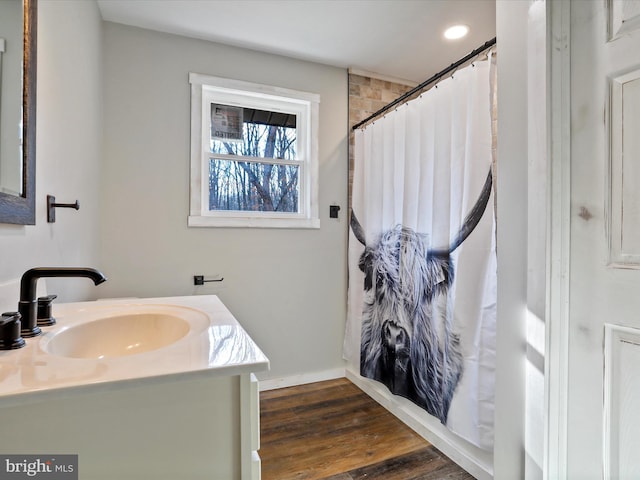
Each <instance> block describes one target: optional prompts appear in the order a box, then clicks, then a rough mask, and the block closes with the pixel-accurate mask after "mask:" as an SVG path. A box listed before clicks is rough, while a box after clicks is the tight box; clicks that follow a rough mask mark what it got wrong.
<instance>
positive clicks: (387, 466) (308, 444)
mask: <svg viewBox="0 0 640 480" xmlns="http://www.w3.org/2000/svg"><path fill="white" fill-rule="evenodd" d="M260 408H261V420H260V422H261V426H260V428H261V448H260V457H261V458H262V478H263V480H292V479H296V480H360V479H367V480H371V479H374V480H375V479H380V480H382V479H384V480H432V479H439V478H448V479H450V480H462V479H465V480H466V479H472V478H473V477H472V476H470V475H469V474H468V473H466V472H465V471H464V470H462V469H461V468H460V467H458V466H457V465H456V464H455V463H453V462H451V460H449V459H448V458H447V457H445V456H444V455H443V454H442V453H441V452H440V451H438V450H437V449H436V448H435V447H433V446H432V445H430V444H429V443H428V442H426V441H425V440H424V439H423V438H422V437H420V436H419V435H417V434H416V433H415V432H413V431H412V430H411V429H410V428H408V427H407V426H406V425H404V424H403V423H402V422H400V420H398V419H397V418H396V417H394V416H393V415H392V414H390V413H389V412H387V411H386V410H385V409H384V408H383V407H381V406H380V405H378V403H376V402H375V401H374V400H372V399H371V398H369V397H368V396H367V395H366V394H365V393H363V392H362V391H361V390H360V389H358V388H357V387H356V386H355V385H353V384H352V383H351V382H349V381H348V380H347V379H344V378H343V379H337V380H330V381H326V382H317V383H312V384H307V385H301V386H297V387H291V388H283V389H278V390H271V391H267V392H262V393H261V399H260ZM434 475H436V476H434ZM439 475H440V476H439ZM452 475H453V476H452ZM455 475H460V476H455Z"/></svg>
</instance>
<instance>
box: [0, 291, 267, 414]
mask: <svg viewBox="0 0 640 480" xmlns="http://www.w3.org/2000/svg"><path fill="white" fill-rule="evenodd" d="M123 312H124V313H125V314H126V313H129V314H131V313H132V314H136V313H140V312H152V313H153V312H162V313H168V314H173V313H175V312H178V313H177V315H182V313H186V314H185V315H183V316H184V317H185V318H186V319H187V321H188V322H189V323H190V330H189V332H188V333H187V334H186V335H184V336H183V337H182V338H180V339H179V340H176V341H175V342H173V343H171V344H169V345H167V346H163V347H161V348H158V349H155V350H150V351H146V352H142V353H137V354H134V355H127V356H112V357H106V358H71V357H68V356H62V355H55V354H52V353H49V352H48V351H47V350H50V349H48V348H47V345H48V343H49V342H51V341H52V340H53V339H54V338H55V337H56V335H57V334H60V333H64V332H65V330H68V329H71V328H73V327H74V326H77V325H80V324H85V323H87V322H91V321H95V320H100V319H103V318H108V317H113V316H117V315H122V314H123ZM53 316H54V318H55V319H56V321H57V323H56V325H53V326H51V327H43V328H42V330H43V334H42V335H40V336H37V337H33V338H26V339H25V340H26V346H25V347H24V348H21V349H17V350H9V351H0V405H6V404H14V403H18V402H21V403H22V402H25V401H41V400H42V396H43V395H66V394H69V393H70V392H71V391H78V390H80V389H82V390H86V391H96V390H99V389H101V388H109V389H111V388H116V387H117V386H120V385H131V383H132V382H137V383H144V382H161V381H174V380H179V379H180V378H188V377H191V376H197V375H205V376H206V375H208V376H233V375H240V374H245V373H256V372H261V371H265V370H268V369H269V360H268V359H267V357H266V356H265V355H264V353H263V352H262V351H261V350H260V348H259V347H258V346H257V345H256V343H255V342H254V341H253V340H252V339H251V337H250V336H249V335H248V334H247V332H246V331H245V330H244V329H243V328H242V326H241V325H240V324H239V323H238V321H237V320H236V319H235V318H234V316H233V315H232V314H231V312H229V310H228V309H227V308H226V307H225V305H224V304H223V303H222V302H221V301H220V299H219V298H218V297H217V296H215V295H197V296H183V297H163V298H145V299H137V298H136V299H117V300H99V301H94V302H79V303H67V304H54V306H53Z"/></svg>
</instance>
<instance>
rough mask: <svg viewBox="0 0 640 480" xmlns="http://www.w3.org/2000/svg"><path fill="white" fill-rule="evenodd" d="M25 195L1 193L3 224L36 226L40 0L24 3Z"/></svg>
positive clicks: (23, 106)
mask: <svg viewBox="0 0 640 480" xmlns="http://www.w3.org/2000/svg"><path fill="white" fill-rule="evenodd" d="M23 10H24V15H23V20H24V27H23V38H24V51H23V70H22V72H23V75H22V77H23V78H22V195H20V196H16V195H9V194H6V193H2V192H0V223H14V224H19V225H35V223H36V215H35V203H36V202H35V198H36V71H37V61H36V59H37V55H36V45H37V35H38V31H37V30H38V29H37V26H38V3H37V0H23Z"/></svg>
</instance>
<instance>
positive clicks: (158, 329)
mask: <svg viewBox="0 0 640 480" xmlns="http://www.w3.org/2000/svg"><path fill="white" fill-rule="evenodd" d="M190 330H191V324H190V323H189V321H187V320H186V319H184V318H181V317H180V316H178V315H176V314H170V313H164V312H138V313H124V314H115V315H111V316H108V317H104V318H98V319H96V320H91V321H88V322H86V323H79V324H76V325H73V326H70V327H68V328H65V329H62V330H60V331H59V332H57V333H55V334H54V335H52V336H51V337H50V338H48V339H47V341H43V342H42V343H41V347H42V349H43V350H45V351H46V352H47V353H49V354H53V355H60V356H64V357H71V358H94V359H96V358H97V359H102V358H112V357H124V356H129V355H136V354H139V353H144V352H149V351H151V350H157V349H159V348H162V347H166V346H168V345H171V344H173V343H175V342H177V341H178V340H180V339H181V338H183V337H185V336H186V335H187V334H188V333H189V331H190ZM43 340H45V339H43Z"/></svg>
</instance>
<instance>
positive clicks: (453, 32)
mask: <svg viewBox="0 0 640 480" xmlns="http://www.w3.org/2000/svg"><path fill="white" fill-rule="evenodd" d="M467 33H469V27H468V26H467V25H453V26H452V27H449V28H447V29H446V30H445V31H444V37H445V38H447V39H449V40H456V39H458V38H462V37H464V36H465V35H466V34H467Z"/></svg>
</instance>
